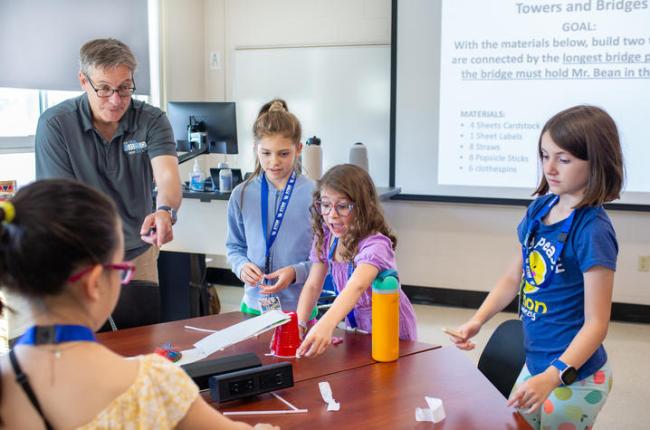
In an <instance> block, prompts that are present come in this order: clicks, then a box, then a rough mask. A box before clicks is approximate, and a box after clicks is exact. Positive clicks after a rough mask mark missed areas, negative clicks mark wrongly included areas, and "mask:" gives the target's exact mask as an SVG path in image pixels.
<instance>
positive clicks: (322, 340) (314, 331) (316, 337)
mask: <svg viewBox="0 0 650 430" xmlns="http://www.w3.org/2000/svg"><path fill="white" fill-rule="evenodd" d="M333 331H334V329H333V328H331V329H330V328H328V327H325V326H324V325H323V324H321V322H320V321H319V322H317V323H316V325H315V326H313V327H312V328H311V330H309V331H308V332H307V335H306V336H305V338H304V340H303V341H302V343H301V344H300V347H299V348H298V350H297V351H296V357H302V356H305V357H316V356H318V355H321V354H322V353H323V352H325V350H326V349H327V348H328V347H329V346H330V345H331V344H332V332H333Z"/></svg>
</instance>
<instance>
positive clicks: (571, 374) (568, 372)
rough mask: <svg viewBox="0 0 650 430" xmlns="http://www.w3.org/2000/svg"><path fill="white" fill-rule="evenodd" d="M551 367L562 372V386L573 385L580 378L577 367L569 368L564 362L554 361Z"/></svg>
mask: <svg viewBox="0 0 650 430" xmlns="http://www.w3.org/2000/svg"><path fill="white" fill-rule="evenodd" d="M551 366H553V367H555V368H556V369H558V370H559V371H560V382H561V383H562V385H571V384H573V383H574V382H575V381H576V379H577V378H578V371H577V370H576V368H575V367H573V366H569V365H568V364H566V363H565V362H564V361H562V360H559V359H556V360H553V362H552V363H551Z"/></svg>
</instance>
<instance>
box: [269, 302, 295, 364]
mask: <svg viewBox="0 0 650 430" xmlns="http://www.w3.org/2000/svg"><path fill="white" fill-rule="evenodd" d="M286 313H287V314H288V315H289V316H290V317H291V319H290V320H289V322H287V323H285V324H282V325H281V326H278V327H276V328H275V332H274V333H273V340H272V341H271V352H272V353H273V355H275V356H276V357H282V358H291V357H295V356H296V351H297V350H298V347H299V346H300V333H299V331H298V315H297V314H296V313H295V312H286Z"/></svg>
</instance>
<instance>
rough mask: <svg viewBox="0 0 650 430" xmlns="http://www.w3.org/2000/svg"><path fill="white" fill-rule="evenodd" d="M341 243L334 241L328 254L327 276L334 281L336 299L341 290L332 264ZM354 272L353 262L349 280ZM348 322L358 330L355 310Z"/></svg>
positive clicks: (336, 239) (349, 266)
mask: <svg viewBox="0 0 650 430" xmlns="http://www.w3.org/2000/svg"><path fill="white" fill-rule="evenodd" d="M338 243H339V238H338V237H335V238H334V240H333V241H332V245H331V246H330V251H329V253H328V256H327V259H328V262H327V263H328V264H327V276H329V277H330V278H331V279H332V285H333V286H334V297H338V295H339V289H338V288H337V286H336V281H335V280H334V276H332V263H333V262H334V251H336V245H338ZM352 272H354V265H353V264H352V262H349V263H348V280H349V279H350V278H351V277H352ZM348 322H349V323H350V327H352V328H357V319H356V318H355V316H354V308H352V310H351V311H350V313H348Z"/></svg>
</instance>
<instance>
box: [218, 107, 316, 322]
mask: <svg viewBox="0 0 650 430" xmlns="http://www.w3.org/2000/svg"><path fill="white" fill-rule="evenodd" d="M253 135H254V137H255V152H256V163H255V164H256V166H255V171H254V172H253V175H251V176H250V178H248V179H247V180H246V181H245V182H244V183H243V184H240V185H238V186H237V187H236V188H235V189H234V190H233V192H232V195H231V196H230V200H229V201H228V236H227V238H226V250H227V257H228V262H229V263H230V265H231V267H232V271H233V272H234V273H235V275H237V276H238V277H239V279H241V280H242V281H243V282H244V284H245V285H244V288H245V289H244V297H243V299H242V303H241V311H242V312H245V313H249V314H253V315H259V314H260V313H261V312H263V311H265V310H268V309H273V308H276V309H277V308H281V309H282V310H284V311H295V310H296V306H297V304H298V297H299V296H300V291H301V290H302V285H303V283H304V282H305V279H307V275H308V273H309V268H310V266H311V263H310V262H309V250H310V245H311V241H312V237H313V235H312V230H311V221H310V219H311V217H310V214H309V209H310V207H311V203H312V193H313V191H314V186H315V184H314V182H313V181H312V180H311V179H309V178H307V177H306V176H303V175H301V174H300V162H299V159H300V158H299V157H300V151H301V149H302V143H300V137H301V127H300V122H299V121H298V118H296V116H295V115H293V114H292V113H290V112H289V111H288V110H287V104H286V103H285V101H284V100H280V99H275V100H271V101H270V102H268V103H266V104H265V105H264V106H262V109H261V110H260V112H259V115H258V116H257V119H256V120H255V124H254V125H253Z"/></svg>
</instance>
